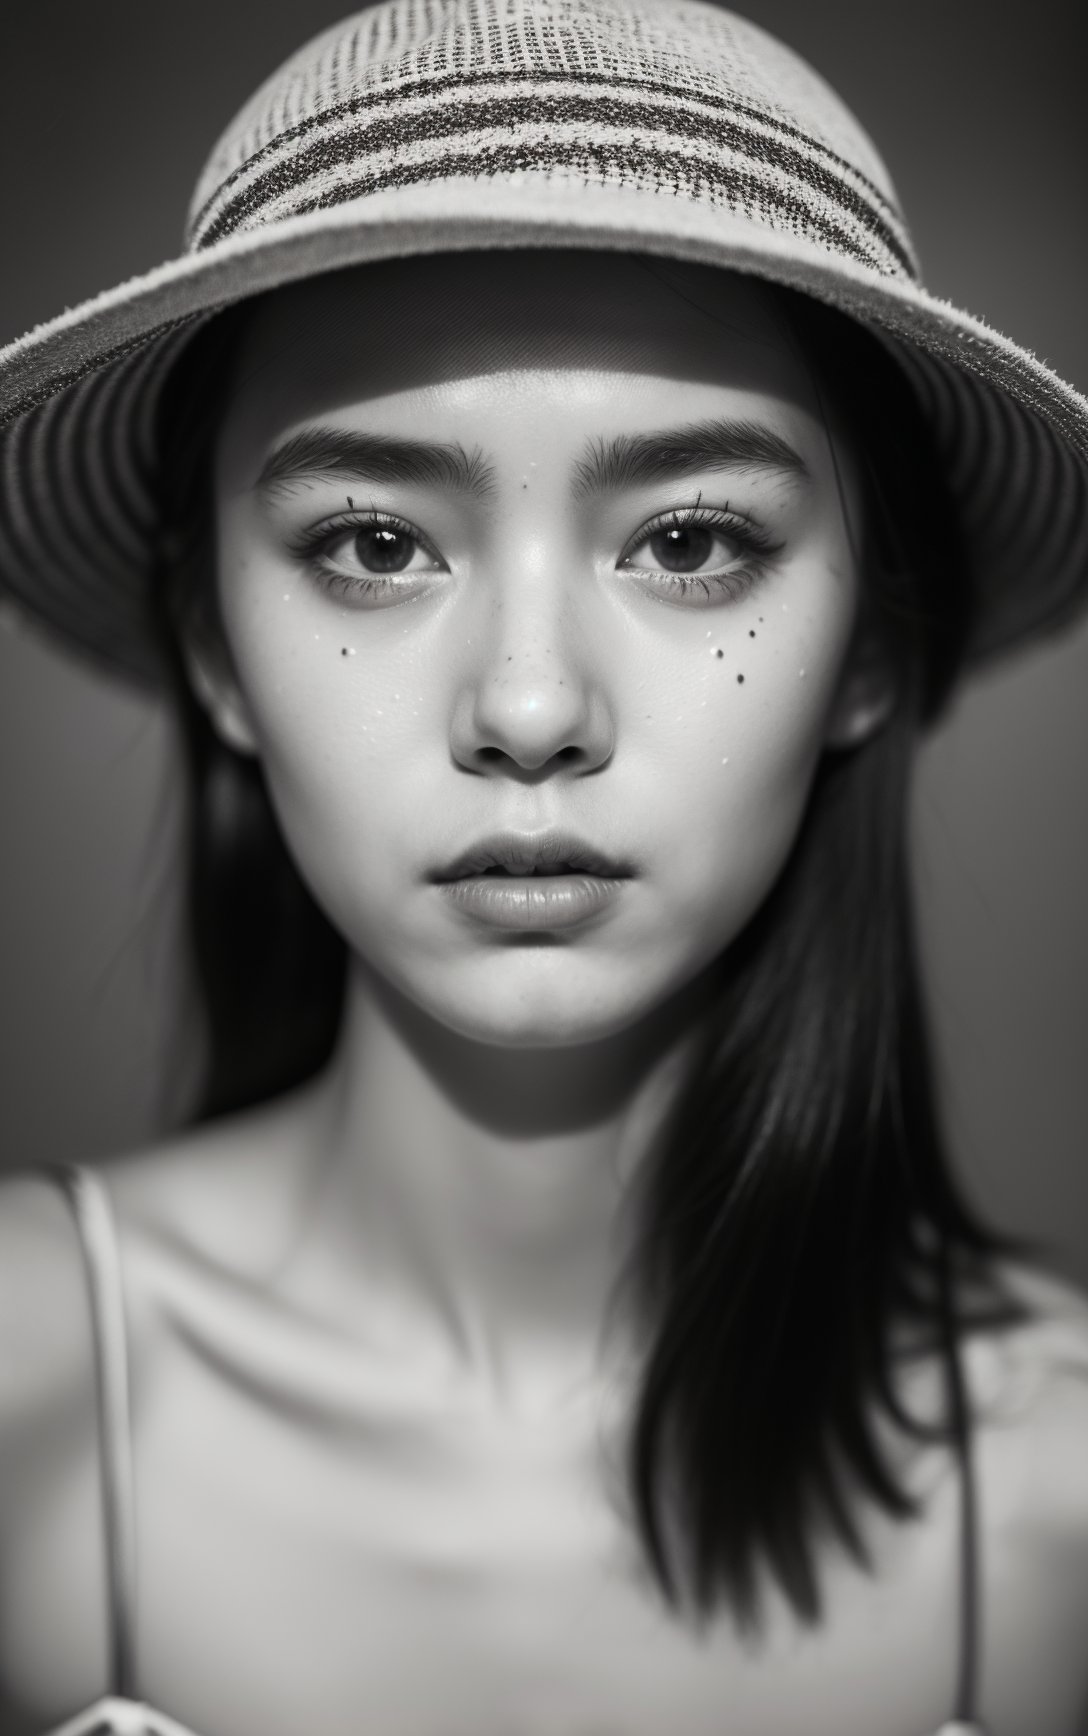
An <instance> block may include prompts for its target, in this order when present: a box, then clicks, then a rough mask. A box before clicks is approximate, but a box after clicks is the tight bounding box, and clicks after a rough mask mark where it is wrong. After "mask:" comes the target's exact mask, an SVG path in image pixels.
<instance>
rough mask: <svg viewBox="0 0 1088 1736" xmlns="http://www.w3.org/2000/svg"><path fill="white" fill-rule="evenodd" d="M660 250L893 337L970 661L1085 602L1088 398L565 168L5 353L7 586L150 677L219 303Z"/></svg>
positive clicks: (3, 535) (1025, 364)
mask: <svg viewBox="0 0 1088 1736" xmlns="http://www.w3.org/2000/svg"><path fill="white" fill-rule="evenodd" d="M513 247H518V248H533V247H539V248H543V247H584V248H593V249H605V250H618V251H624V252H641V253H649V254H659V255H661V256H664V257H667V258H673V259H680V260H687V261H691V262H695V263H699V264H705V265H714V266H718V267H721V268H724V269H728V270H733V271H740V272H746V273H750V274H751V275H753V276H756V277H759V278H763V279H765V280H767V281H769V282H773V283H778V284H782V285H784V286H786V287H788V288H792V289H797V290H801V291H803V292H806V293H808V294H810V295H813V296H815V297H817V298H818V299H819V300H821V301H823V302H825V303H827V304H829V305H831V306H833V307H836V308H838V309H840V310H841V311H843V312H844V313H846V314H848V315H850V316H852V317H854V318H856V319H859V320H861V321H863V322H865V323H866V324H867V325H868V326H869V327H870V328H871V329H873V330H874V331H875V332H876V333H877V334H878V335H882V336H884V337H885V338H886V339H888V340H891V347H892V350H893V353H894V354H895V356H896V358H897V360H898V361H899V362H900V363H901V364H902V365H903V367H904V368H905V370H906V372H907V374H908V377H909V378H910V380H911V383H912V385H913V387H914V390H915V392H916V394H917V396H918V398H919V400H920V403H921V406H922V409H923V413H924V415H925V416H926V419H927V421H928V422H929V424H930V427H931V429H932V432H933V438H934V442H935V445H936V448H937V451H938V454H939V456H940V459H941V461H942V463H943V465H944V466H945V470H946V474H947V476H948V479H949V485H950V488H951V491H952V494H953V497H954V499H955V500H956V502H957V504H958V507H959V510H960V514H961V522H962V525H963V530H964V535H965V541H966V544H967V546H968V549H969V551H970V556H971V564H972V583H973V586H974V592H975V604H976V606H975V610H974V616H973V626H972V631H971V638H970V643H969V647H968V663H969V664H970V665H973V666H978V665H981V664H986V663H990V662H992V661H993V660H994V659H995V658H997V657H999V656H1001V655H1003V654H1006V653H1008V652H1010V651H1011V650H1012V649H1014V648H1017V647H1020V646H1022V645H1023V644H1024V643H1025V642H1027V641H1028V640H1034V639H1036V638H1038V637H1039V636H1041V635H1044V634H1050V633H1053V632H1056V631H1057V630H1059V629H1061V628H1063V627H1065V626H1067V625H1068V624H1069V623H1070V622H1071V621H1072V620H1073V619H1074V618H1075V617H1076V616H1077V614H1078V613H1079V612H1080V611H1081V610H1082V609H1083V608H1084V607H1086V606H1088V400H1086V399H1085V398H1083V397H1082V396H1081V395H1080V394H1079V393H1078V392H1076V391H1074V390H1073V388H1072V387H1070V386H1069V385H1068V384H1066V382H1065V381H1063V380H1062V379H1061V378H1060V377H1059V376H1058V375H1056V374H1055V373H1054V372H1053V371H1052V370H1051V369H1049V368H1048V367H1046V366H1045V365H1044V364H1043V363H1041V362H1040V361H1038V360H1037V359H1036V358H1035V357H1034V356H1033V355H1032V354H1031V353H1030V352H1029V351H1027V350H1025V349H1024V348H1022V347H1021V346H1019V345H1017V344H1014V343H1013V342H1011V340H1009V339H1008V338H1006V337H1004V336H1002V335H1001V334H1000V333H998V332H996V331H994V330H993V329H991V328H990V327H989V326H987V325H986V324H985V323H984V322H983V321H981V320H979V319H976V318H974V317H973V316H971V315H970V314H967V313H964V312H962V311H961V310H960V309H958V308H956V307H954V306H952V305H951V304H950V303H948V302H946V301H942V300H939V299H937V298H936V297H934V296H931V295H929V294H928V293H927V292H926V291H925V290H924V289H921V288H919V287H917V286H915V285H914V284H911V283H909V282H904V281H901V280H895V279H891V278H882V277H878V276H877V275H876V273H874V272H873V271H872V270H871V269H867V268H866V267H865V266H863V265H860V264H854V263H853V262H852V261H850V260H846V259H838V258H836V259H832V258H830V257H829V256H828V254H827V253H826V252H825V251H823V250H821V249H820V248H819V247H818V246H816V245H815V244H814V243H811V242H808V241H806V240H805V239H804V238H803V237H795V236H792V235H788V234H779V233H775V232H772V231H770V230H768V229H767V228H766V227H765V226H757V225H755V224H753V223H751V222H749V221H747V220H745V219H744V218H743V217H742V216H739V215H730V214H729V213H728V212H721V211H717V212H714V213H712V214H710V215H708V213H707V212H706V211H705V210H702V209H699V208H696V207H691V208H689V207H687V206H685V205H684V204H683V203H681V202H680V201H677V200H667V199H657V198H647V196H646V194H645V193H642V192H637V191H633V190H631V189H626V188H620V187H614V188H613V187H587V186H586V185H585V184H584V182H582V181H581V180H579V181H577V183H575V182H574V181H573V180H572V179H570V178H568V177H564V176H562V175H556V174H554V173H553V174H550V175H547V176H544V175H538V174H533V173H526V174H524V175H521V176H519V175H511V176H506V177H496V178H495V180H494V182H493V184H490V185H488V186H487V188H486V190H482V188H481V183H480V181H479V180H478V179H475V178H465V179H464V180H463V181H458V180H443V181H442V182H441V183H440V184H437V185H436V184H428V183H422V184H419V185H416V186H409V187H400V188H396V189H390V190H388V191H385V192H379V193H373V194H370V195H368V196H367V197H365V198H363V199H359V200H355V201H351V202H347V203H344V204H341V205H337V206H333V207H331V208H329V209H323V210H317V211H313V212H310V213H307V214H306V215H304V216H298V217H293V218H289V219H286V220H284V221H280V222H276V223H267V224H264V225H262V226H260V227H255V228H254V229H252V230H250V231H241V232H235V233H234V234H232V235H230V236H228V237H227V238H225V239H223V240H221V241H219V242H217V243H215V244H214V245H212V246H210V247H208V248H207V249H206V250H204V251H201V252H197V253H193V254H187V255H184V256H182V257H181V258H179V259H176V260H172V261H169V262H168V263H166V264H164V265H161V266H159V267H157V268H156V269H155V270H153V271H149V272H147V273H145V274H144V275H142V276H140V277H136V278H133V279H130V280H129V281H128V282H126V283H123V284H121V285H120V286H118V287H117V288H115V289H113V290H110V291H107V292H106V293H104V294H102V295H99V296H97V297H95V298H94V299H93V300H90V301H87V302H85V303H83V304H82V305H81V306H79V307H77V308H74V309H71V310H69V311H67V312H65V313H63V314H61V315H60V316H59V317H57V318H56V319H53V320H51V321H49V322H48V323H47V324H45V325H42V326H39V327H37V328H35V330H33V331H32V332H30V333H28V334H27V335H26V336H25V337H23V338H21V339H19V340H18V341H17V342H15V343H13V344H10V345H8V346H7V348H6V349H4V350H2V351H0V585H2V586H3V588H4V589H5V590H6V592H7V594H8V597H9V599H10V600H11V602H12V603H14V605H15V609H16V611H17V616H16V618H17V619H19V620H26V622H27V623H28V625H30V626H31V627H32V628H33V627H40V628H41V629H42V630H43V631H44V632H45V633H46V634H47V635H48V636H50V637H52V638H59V639H60V640H61V641H62V642H63V643H64V644H65V645H67V646H70V647H71V648H73V649H75V650H77V651H80V652H82V653H83V654H85V655H86V656H89V657H90V658H91V659H92V660H93V661H94V662H95V663H96V664H97V665H99V666H100V667H104V668H108V669H109V670H110V671H111V672H112V673H115V674H119V675H122V676H124V677H125V678H127V679H129V680H132V681H135V682H137V683H139V684H141V685H144V686H150V687H153V688H154V687H158V686H159V685H160V683H161V679H162V670H161V666H160V663H159V655H158V653H157V650H156V647H155V642H154V639H153V635H152V634H151V632H150V631H149V624H148V617H147V587H148V582H149V575H150V573H151V572H153V571H154V570H156V565H157V542H156V536H157V528H158V526H157V514H156V500H155V451H154V411H155V406H156V403H157V396H158V391H159V389H160V388H161V385H162V382H163V380H164V378H165V376H166V374H167V373H168V371H169V369H170V367H171V366H172V365H173V362H174V360H175V359H176V357H177V355H178V353H179V351H180V349H181V348H183V347H184V345H185V343H186V342H187V341H188V340H189V338H190V337H191V336H192V335H193V333H194V331H195V330H197V329H199V327H200V326H201V325H202V324H203V323H204V320H205V318H206V317H208V316H210V315H213V314H214V313H216V312H218V311H220V310H222V309H224V308H225V307H228V306H230V305H232V304H234V303H236V302H238V301H240V300H243V299H245V298H247V297H250V296H253V295H256V294H260V293H262V292H263V291H266V290H271V289H275V288H277V287H279V286H281V285H284V284H287V283H291V282H294V281H297V280H299V279H302V278H306V277H311V276H314V275H316V274H318V273H321V272H326V271H334V270H338V269H341V268H343V267H347V266H351V265H360V264H364V263H367V262H376V261H380V260H384V259H390V258H403V257H410V256H416V255H422V254H427V253H443V252H453V251H459V250H477V249H491V248H513Z"/></svg>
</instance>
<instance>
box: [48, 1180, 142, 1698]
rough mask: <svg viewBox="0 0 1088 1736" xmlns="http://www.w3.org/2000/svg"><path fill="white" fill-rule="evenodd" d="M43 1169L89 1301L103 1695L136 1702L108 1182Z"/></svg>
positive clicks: (127, 1450) (119, 1324) (122, 1365)
mask: <svg viewBox="0 0 1088 1736" xmlns="http://www.w3.org/2000/svg"><path fill="white" fill-rule="evenodd" d="M44 1167H45V1168H46V1170H47V1172H48V1173H49V1174H51V1175H52V1176H53V1177H54V1179H55V1180H56V1181H57V1182H58V1183H59V1184H60V1187H61V1190H62V1192H63V1193H64V1196H65V1198H66V1199H67V1201H68V1203H69V1205H70V1206H71V1208H72V1213H73V1215H74V1217H75V1222H76V1228H77V1230H78V1232H79V1241H80V1246H81V1248H82V1251H83V1265H84V1271H85V1273H86V1278H87V1289H88V1295H89V1299H90V1308H91V1326H92V1331H93V1335H94V1356H95V1382H96V1387H97V1394H98V1442H99V1468H100V1473H101V1480H102V1513H103V1529H104V1533H105V1544H106V1574H107V1614H108V1641H109V1687H108V1692H109V1693H111V1694H115V1695H118V1696H120V1697H135V1668H134V1617H135V1610H136V1553H135V1506H134V1500H133V1477H132V1434H131V1425H130V1417H129V1392H128V1349H127V1343H126V1332H125V1298H124V1285H123V1280H122V1273H121V1256H120V1249H119V1247H118V1242H117V1227H116V1223H115V1219H114V1212H113V1207H112V1205H111V1203H110V1196H109V1192H108V1190H107V1187H106V1184H105V1182H104V1181H103V1180H102V1177H101V1176H99V1175H97V1174H96V1173H95V1171H94V1170H91V1169H86V1168H84V1167H83V1165H82V1164H74V1163H73V1164H49V1165H47V1166H44Z"/></svg>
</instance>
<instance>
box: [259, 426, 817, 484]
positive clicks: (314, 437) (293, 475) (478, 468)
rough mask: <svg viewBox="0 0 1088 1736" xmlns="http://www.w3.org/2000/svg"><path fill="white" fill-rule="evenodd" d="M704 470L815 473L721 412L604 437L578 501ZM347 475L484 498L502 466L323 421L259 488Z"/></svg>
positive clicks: (576, 479) (281, 451)
mask: <svg viewBox="0 0 1088 1736" xmlns="http://www.w3.org/2000/svg"><path fill="white" fill-rule="evenodd" d="M701 470H740V471H752V470H764V471H771V472H774V473H777V474H779V475H784V476H787V477H790V478H792V479H794V480H797V481H808V480H810V478H811V473H810V471H809V468H808V465H807V464H806V463H805V461H804V459H803V458H802V457H801V454H800V453H799V452H798V451H796V449H795V448H794V447H793V446H791V445H790V444H789V442H788V441H787V440H784V439H783V438H782V436H781V435H780V434H777V433H775V431H774V430H773V429H771V428H766V427H764V426H762V425H761V424H760V423H758V422H750V421H737V420H729V419H725V418H720V417H719V418H714V419H711V420H709V421H703V422H690V423H687V424H685V425H684V426H682V427H680V428H663V429H659V430H656V431H654V432H651V433H648V434H617V435H613V436H612V437H611V438H610V439H608V440H605V439H603V438H598V439H597V440H595V441H593V442H591V443H590V446H589V448H588V450H587V451H586V453H585V455H584V456H583V457H582V458H579V459H578V460H577V461H576V463H575V465H574V467H573V471H572V477H571V479H572V482H573V484H574V492H575V496H576V498H578V499H587V498H589V497H591V496H593V495H599V494H608V493H619V492H621V491H622V490H623V489H632V488H639V487H644V486H646V485H647V484H650V483H654V482H668V481H675V480H677V479H679V478H681V477H684V476H690V475H692V474H694V473H696V472H698V471H701ZM341 476H346V477H348V478H350V479H351V480H353V481H357V482H385V483H397V482H401V483H423V484H428V483H429V484H432V485H437V486H439V487H442V488H446V489H449V490H450V491H451V492H454V493H458V494H467V495H471V496H473V497H475V498H476V499H478V500H485V499H487V498H488V497H489V496H490V495H491V494H493V492H494V490H495V487H496V483H497V473H496V471H495V468H494V466H493V465H491V464H489V463H488V462H487V461H486V459H485V458H484V455H483V453H482V452H481V451H480V450H479V449H478V448H477V449H476V451H474V452H467V451H466V450H465V448H464V447H463V446H462V445H461V444H460V443H459V442H457V441H454V442H450V443H442V442H437V441H428V440H411V439H406V438H403V437H400V436H393V435H386V434H363V433H358V432H356V431H354V430H351V429H347V428H334V427H328V426H322V425H318V426H314V427H311V428H303V429H300V430H299V432H298V433H296V434H291V435H289V436H288V438H287V439H286V440H284V441H282V442H281V443H280V445H278V446H276V447H274V448H273V450H272V451H271V452H270V453H269V455H268V457H267V458H266V459H265V461H264V464H263V465H262V467H261V470H260V474H259V475H258V477H257V480H256V482H255V484H254V489H255V491H257V492H259V493H261V494H265V495H270V494H272V493H273V492H274V491H275V490H276V489H277V488H279V487H282V486H285V485H289V484H290V483H292V482H295V481H300V480H306V479H308V478H318V477H325V478H327V477H341Z"/></svg>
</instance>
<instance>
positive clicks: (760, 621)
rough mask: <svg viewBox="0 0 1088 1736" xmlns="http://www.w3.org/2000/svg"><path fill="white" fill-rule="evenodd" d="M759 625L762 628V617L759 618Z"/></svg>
mask: <svg viewBox="0 0 1088 1736" xmlns="http://www.w3.org/2000/svg"><path fill="white" fill-rule="evenodd" d="M759 624H760V626H761V627H762V625H763V616H762V615H761V616H760V617H759Z"/></svg>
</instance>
